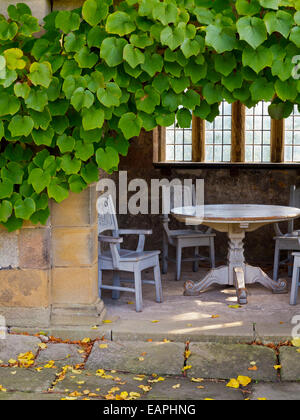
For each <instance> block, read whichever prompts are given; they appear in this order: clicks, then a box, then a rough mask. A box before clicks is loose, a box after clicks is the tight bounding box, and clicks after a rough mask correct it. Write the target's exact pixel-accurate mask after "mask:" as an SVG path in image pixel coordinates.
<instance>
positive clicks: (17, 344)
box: [0, 334, 40, 386]
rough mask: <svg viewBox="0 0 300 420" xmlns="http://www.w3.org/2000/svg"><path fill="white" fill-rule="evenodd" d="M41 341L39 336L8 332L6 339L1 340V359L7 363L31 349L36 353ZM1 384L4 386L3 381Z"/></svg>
mask: <svg viewBox="0 0 300 420" xmlns="http://www.w3.org/2000/svg"><path fill="white" fill-rule="evenodd" d="M39 343H40V340H39V339H38V338H37V337H29V336H28V337H27V336H24V335H14V334H8V335H7V338H6V339H5V340H0V360H2V362H3V363H4V364H7V362H8V360H10V359H13V360H17V359H18V356H19V354H21V353H27V352H29V351H30V352H32V353H33V354H36V353H37V351H38V345H39ZM1 379H2V377H1ZM1 385H3V386H4V384H3V383H2V382H1Z"/></svg>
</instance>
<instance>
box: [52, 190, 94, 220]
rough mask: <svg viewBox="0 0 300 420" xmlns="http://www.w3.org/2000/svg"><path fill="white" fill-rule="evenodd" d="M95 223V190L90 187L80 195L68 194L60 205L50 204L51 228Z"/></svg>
mask: <svg viewBox="0 0 300 420" xmlns="http://www.w3.org/2000/svg"><path fill="white" fill-rule="evenodd" d="M95 223H97V218H96V188H95V186H90V187H89V188H87V189H85V190H84V191H82V192H81V193H80V194H75V193H70V195H69V197H68V198H67V199H66V200H65V201H64V202H63V204H62V203H60V204H58V203H55V202H54V201H53V202H52V204H51V224H52V226H60V227H69V226H89V225H94V224H95Z"/></svg>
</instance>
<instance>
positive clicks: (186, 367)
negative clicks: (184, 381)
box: [182, 365, 192, 371]
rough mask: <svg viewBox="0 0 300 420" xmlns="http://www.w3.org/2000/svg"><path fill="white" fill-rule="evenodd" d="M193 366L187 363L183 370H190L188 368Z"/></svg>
mask: <svg viewBox="0 0 300 420" xmlns="http://www.w3.org/2000/svg"><path fill="white" fill-rule="evenodd" d="M191 368H192V366H191V365H187V366H184V367H183V368H182V370H183V371H185V370H188V369H191Z"/></svg>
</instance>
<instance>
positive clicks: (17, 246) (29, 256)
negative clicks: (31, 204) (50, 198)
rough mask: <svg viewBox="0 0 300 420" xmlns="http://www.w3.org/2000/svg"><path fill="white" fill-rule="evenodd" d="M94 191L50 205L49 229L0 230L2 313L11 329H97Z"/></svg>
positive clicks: (99, 311) (99, 309)
mask: <svg viewBox="0 0 300 420" xmlns="http://www.w3.org/2000/svg"><path fill="white" fill-rule="evenodd" d="M97 259H98V240H97V212H96V186H95V185H91V186H90V187H89V188H87V189H86V190H85V191H83V192H82V193H80V194H74V193H70V196H69V198H68V199H67V200H65V201H64V202H62V203H60V204H57V203H55V202H52V203H51V216H50V218H49V221H48V224H47V226H40V225H39V226H33V225H31V224H30V223H26V224H25V226H24V227H23V228H22V229H20V230H19V231H18V232H13V233H8V232H7V231H6V230H4V229H1V230H0V266H1V269H0V314H1V315H4V316H5V318H6V323H7V325H8V326H14V327H50V326H79V325H87V326H91V325H96V324H99V322H101V320H102V318H103V316H104V315H105V310H104V305H103V302H102V301H101V300H100V299H99V298H98V272H97V268H98V261H97Z"/></svg>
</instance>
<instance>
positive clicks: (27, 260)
mask: <svg viewBox="0 0 300 420" xmlns="http://www.w3.org/2000/svg"><path fill="white" fill-rule="evenodd" d="M50 249H51V248H50V228H28V229H21V230H20V233H19V253H20V257H19V260H20V262H19V266H20V267H21V268H35V269H46V268H50Z"/></svg>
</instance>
